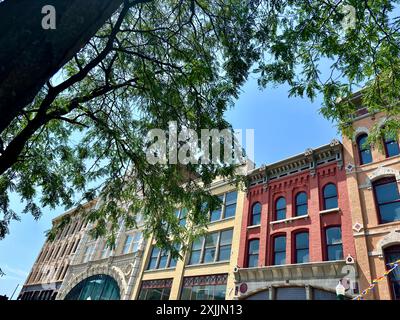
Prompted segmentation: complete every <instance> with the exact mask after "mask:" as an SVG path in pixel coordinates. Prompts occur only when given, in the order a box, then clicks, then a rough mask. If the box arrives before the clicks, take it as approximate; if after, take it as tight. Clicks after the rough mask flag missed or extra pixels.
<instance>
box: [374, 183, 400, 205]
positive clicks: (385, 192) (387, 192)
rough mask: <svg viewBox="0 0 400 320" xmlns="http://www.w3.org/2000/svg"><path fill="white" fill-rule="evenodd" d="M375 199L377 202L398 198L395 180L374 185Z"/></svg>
mask: <svg viewBox="0 0 400 320" xmlns="http://www.w3.org/2000/svg"><path fill="white" fill-rule="evenodd" d="M375 193H376V200H377V201H378V203H379V204H381V203H385V202H391V201H394V200H398V199H399V190H398V188H397V183H396V182H389V183H386V184H381V185H377V186H375Z"/></svg>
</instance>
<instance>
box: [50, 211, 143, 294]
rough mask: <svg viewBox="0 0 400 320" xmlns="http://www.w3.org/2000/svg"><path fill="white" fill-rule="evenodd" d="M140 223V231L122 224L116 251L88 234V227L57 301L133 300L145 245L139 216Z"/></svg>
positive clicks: (90, 226) (104, 241) (100, 239)
mask: <svg viewBox="0 0 400 320" xmlns="http://www.w3.org/2000/svg"><path fill="white" fill-rule="evenodd" d="M138 219H139V220H138V221H137V223H138V228H135V229H131V230H127V229H126V228H125V224H124V223H123V221H122V220H121V221H120V228H119V230H118V233H117V238H116V243H115V248H114V249H112V248H110V246H108V245H107V242H106V239H105V238H98V239H93V238H92V237H91V236H90V234H89V230H90V229H91V228H92V226H93V225H91V224H89V226H88V228H87V230H86V233H85V235H84V237H83V239H82V241H81V242H80V244H79V247H78V249H77V252H76V254H75V256H74V258H73V260H72V262H71V264H70V266H69V268H68V271H67V273H66V275H65V279H64V281H63V284H62V286H61V288H60V292H59V294H58V296H57V300H64V299H65V300H128V299H130V296H131V292H132V288H133V286H134V285H135V283H136V279H137V276H138V269H139V266H140V265H141V258H142V254H143V248H144V245H145V240H144V239H143V236H142V231H141V226H142V221H141V218H140V216H138Z"/></svg>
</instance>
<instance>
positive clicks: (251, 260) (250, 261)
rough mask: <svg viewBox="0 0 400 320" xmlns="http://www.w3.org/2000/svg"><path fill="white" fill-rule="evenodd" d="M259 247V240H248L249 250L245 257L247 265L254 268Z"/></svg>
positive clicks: (256, 264)
mask: <svg viewBox="0 0 400 320" xmlns="http://www.w3.org/2000/svg"><path fill="white" fill-rule="evenodd" d="M259 248H260V240H258V239H254V240H250V241H249V250H248V258H247V267H248V268H255V267H257V266H258V251H259Z"/></svg>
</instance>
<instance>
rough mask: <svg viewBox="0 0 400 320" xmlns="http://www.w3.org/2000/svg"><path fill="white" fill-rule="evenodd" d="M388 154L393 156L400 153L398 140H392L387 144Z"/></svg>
mask: <svg viewBox="0 0 400 320" xmlns="http://www.w3.org/2000/svg"><path fill="white" fill-rule="evenodd" d="M386 150H387V156H388V157H393V156H397V155H398V154H399V153H400V149H399V144H398V143H397V141H391V142H389V143H387V144H386Z"/></svg>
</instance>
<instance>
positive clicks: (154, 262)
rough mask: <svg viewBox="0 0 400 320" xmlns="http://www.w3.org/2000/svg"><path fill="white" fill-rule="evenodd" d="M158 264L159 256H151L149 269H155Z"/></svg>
mask: <svg viewBox="0 0 400 320" xmlns="http://www.w3.org/2000/svg"><path fill="white" fill-rule="evenodd" d="M156 265H157V258H151V259H150V261H149V266H148V268H147V269H149V270H151V269H155V268H156Z"/></svg>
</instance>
